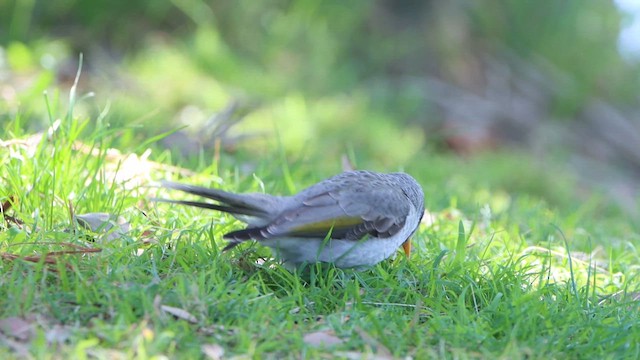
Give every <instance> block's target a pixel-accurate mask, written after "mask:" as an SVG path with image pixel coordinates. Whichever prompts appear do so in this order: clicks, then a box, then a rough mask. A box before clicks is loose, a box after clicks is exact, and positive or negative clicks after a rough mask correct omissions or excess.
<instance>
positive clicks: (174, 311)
mask: <svg viewBox="0 0 640 360" xmlns="http://www.w3.org/2000/svg"><path fill="white" fill-rule="evenodd" d="M160 309H161V310H162V311H164V312H166V313H169V314H171V315H173V316H175V317H177V318H178V319H182V320H186V321H188V322H190V323H192V324H196V323H197V322H198V319H197V318H196V317H195V316H193V315H191V313H189V312H188V311H186V310H184V309H180V308H177V307H173V306H169V305H161V306H160Z"/></svg>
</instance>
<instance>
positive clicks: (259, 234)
mask: <svg viewBox="0 0 640 360" xmlns="http://www.w3.org/2000/svg"><path fill="white" fill-rule="evenodd" d="M263 231H264V228H263V227H255V228H248V229H243V230H237V231H232V232H230V233H227V234H224V239H226V240H229V244H227V246H225V247H224V248H223V249H222V251H227V250H231V249H233V248H234V247H236V246H238V245H240V244H242V243H243V242H245V241H248V240H261V239H264V238H265V236H264V233H263Z"/></svg>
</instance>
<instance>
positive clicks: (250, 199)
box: [155, 170, 424, 268]
mask: <svg viewBox="0 0 640 360" xmlns="http://www.w3.org/2000/svg"><path fill="white" fill-rule="evenodd" d="M162 186H163V187H166V188H170V189H174V190H179V191H183V192H186V193H189V194H193V195H198V196H202V197H204V198H208V199H211V200H214V201H217V203H210V202H198V201H186V200H168V199H155V200H157V201H163V202H169V203H174V204H182V205H189V206H196V207H200V208H205V209H212V210H218V211H222V212H226V213H229V214H231V215H233V216H234V217H235V218H237V219H238V220H240V221H243V222H245V223H246V224H247V227H246V228H245V229H243V230H238V231H232V232H230V233H227V234H225V235H224V238H225V239H227V240H229V244H228V245H227V246H226V247H225V248H224V249H223V251H226V250H229V249H231V248H233V247H235V246H236V245H238V244H240V243H242V242H245V241H248V240H255V241H257V242H258V243H260V244H262V245H265V246H268V247H270V248H271V249H272V250H273V251H274V252H275V254H276V256H277V257H279V258H280V259H282V260H283V262H284V264H285V266H287V267H288V268H294V267H297V266H300V265H301V264H304V263H315V262H327V263H333V264H335V266H336V267H340V268H353V267H355V268H362V267H368V266H372V265H375V264H377V263H379V262H380V261H382V260H385V259H387V258H389V257H390V256H391V255H393V254H394V253H395V252H396V250H397V249H398V248H399V247H400V246H401V245H402V246H403V248H404V250H405V253H406V254H407V256H408V255H409V253H410V251H411V243H410V239H409V238H410V236H411V235H412V234H413V233H414V232H415V231H416V229H417V228H418V225H419V224H420V220H421V219H422V216H423V214H424V193H423V191H422V187H421V186H420V184H418V182H417V181H416V180H415V179H414V178H413V177H411V176H409V175H407V174H405V173H391V174H383V173H376V172H372V171H363V170H360V171H347V172H344V173H341V174H338V175H335V176H333V177H331V178H328V179H326V180H323V181H321V182H319V183H317V184H315V185H312V186H310V187H308V188H306V189H304V190H302V191H300V192H299V193H298V194H296V195H293V196H274V195H268V194H260V193H251V194H235V193H230V192H226V191H222V190H217V189H209V188H204V187H199V186H193V185H186V184H180V183H175V182H169V181H163V182H162Z"/></svg>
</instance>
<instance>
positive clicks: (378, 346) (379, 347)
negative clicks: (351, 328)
mask: <svg viewBox="0 0 640 360" xmlns="http://www.w3.org/2000/svg"><path fill="white" fill-rule="evenodd" d="M355 330H356V332H357V333H358V335H360V338H362V340H363V341H364V342H366V343H367V344H369V346H371V347H372V348H374V349H375V351H376V356H378V357H380V358H382V359H393V355H391V351H389V349H388V348H387V347H386V346H384V345H383V344H382V343H380V342H379V341H378V340H376V339H375V338H374V337H373V336H371V335H369V333H367V332H366V331H364V330H362V329H360V328H356V329H355Z"/></svg>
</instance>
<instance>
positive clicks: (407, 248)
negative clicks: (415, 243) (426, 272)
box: [402, 239, 411, 257]
mask: <svg viewBox="0 0 640 360" xmlns="http://www.w3.org/2000/svg"><path fill="white" fill-rule="evenodd" d="M402 249H403V250H404V254H405V255H407V257H411V239H407V241H405V242H404V243H402Z"/></svg>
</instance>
